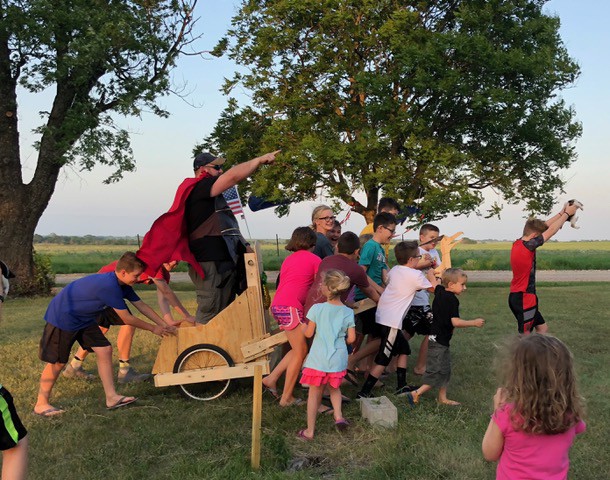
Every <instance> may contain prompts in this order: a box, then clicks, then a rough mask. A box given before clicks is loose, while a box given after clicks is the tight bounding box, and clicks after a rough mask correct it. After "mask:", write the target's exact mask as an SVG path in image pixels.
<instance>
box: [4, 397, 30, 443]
mask: <svg viewBox="0 0 610 480" xmlns="http://www.w3.org/2000/svg"><path fill="white" fill-rule="evenodd" d="M27 433H28V431H27V430H26V429H25V427H24V426H23V423H21V419H20V418H19V415H17V410H16V409H15V404H14V403H13V396H12V395H11V393H10V392H9V391H8V390H7V389H6V388H4V387H0V450H8V449H10V448H14V447H15V446H16V445H17V443H18V442H19V440H21V439H22V438H23V437H25V436H26V435H27Z"/></svg>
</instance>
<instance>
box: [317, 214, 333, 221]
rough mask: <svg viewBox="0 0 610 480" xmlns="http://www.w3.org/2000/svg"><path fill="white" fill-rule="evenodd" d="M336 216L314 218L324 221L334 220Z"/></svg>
mask: <svg viewBox="0 0 610 480" xmlns="http://www.w3.org/2000/svg"><path fill="white" fill-rule="evenodd" d="M336 218H337V217H335V216H334V215H333V216H329V217H320V218H316V220H322V221H324V222H334V221H335V219H336Z"/></svg>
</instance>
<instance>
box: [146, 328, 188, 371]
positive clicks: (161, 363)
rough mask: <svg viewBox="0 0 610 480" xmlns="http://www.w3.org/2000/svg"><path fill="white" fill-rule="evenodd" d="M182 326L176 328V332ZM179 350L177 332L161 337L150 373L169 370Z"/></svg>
mask: <svg viewBox="0 0 610 480" xmlns="http://www.w3.org/2000/svg"><path fill="white" fill-rule="evenodd" d="M180 330H182V328H180V329H178V332H179V331H180ZM179 354H180V350H178V333H177V334H176V335H169V336H167V337H163V338H162V339H161V344H160V345H159V351H158V352H157V359H156V360H155V364H154V365H153V369H152V373H153V374H156V373H162V372H171V371H172V370H173V368H174V362H175V361H176V359H177V358H178V355H179Z"/></svg>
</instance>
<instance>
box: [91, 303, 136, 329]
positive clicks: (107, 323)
mask: <svg viewBox="0 0 610 480" xmlns="http://www.w3.org/2000/svg"><path fill="white" fill-rule="evenodd" d="M127 311H128V312H129V313H131V312H130V311H129V308H128V309H127ZM97 324H98V325H99V326H100V327H103V328H110V327H111V326H112V325H125V322H124V321H123V320H121V317H119V314H118V313H116V311H115V309H114V308H110V307H106V308H105V309H104V310H103V311H102V312H101V313H100V314H99V315H98V316H97Z"/></svg>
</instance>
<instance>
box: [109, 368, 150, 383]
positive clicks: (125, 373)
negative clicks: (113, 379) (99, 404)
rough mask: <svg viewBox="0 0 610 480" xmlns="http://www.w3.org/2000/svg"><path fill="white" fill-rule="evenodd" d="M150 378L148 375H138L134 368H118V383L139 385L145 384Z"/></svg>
mask: <svg viewBox="0 0 610 480" xmlns="http://www.w3.org/2000/svg"><path fill="white" fill-rule="evenodd" d="M151 377H152V375H151V374H150V373H138V372H137V371H136V370H135V369H134V368H132V367H129V368H127V369H124V368H119V375H118V379H117V381H118V383H139V382H145V381H146V380H149V379H150V378H151Z"/></svg>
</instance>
